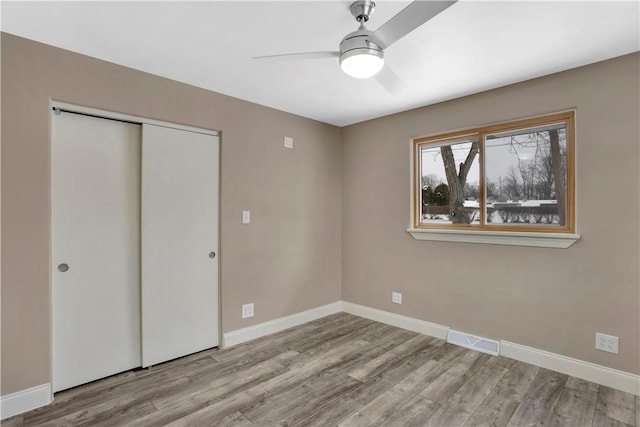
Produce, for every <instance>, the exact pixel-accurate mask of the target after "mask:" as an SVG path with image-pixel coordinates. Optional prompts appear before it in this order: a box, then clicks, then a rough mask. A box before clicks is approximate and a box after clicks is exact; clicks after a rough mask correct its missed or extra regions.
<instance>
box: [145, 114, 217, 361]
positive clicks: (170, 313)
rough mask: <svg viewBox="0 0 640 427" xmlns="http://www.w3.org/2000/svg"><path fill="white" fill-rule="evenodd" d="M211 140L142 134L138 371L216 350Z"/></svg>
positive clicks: (180, 133) (149, 130)
mask: <svg viewBox="0 0 640 427" xmlns="http://www.w3.org/2000/svg"><path fill="white" fill-rule="evenodd" d="M218 156H219V140H218V137H217V136H212V135H207V134H203V133H196V132H189V131H184V130H177V129H172V128H168V127H161V126H155V125H147V124H143V127H142V234H141V236H142V252H141V253H142V264H141V265H142V366H150V365H154V364H157V363H160V362H163V361H166V360H170V359H174V358H176V357H180V356H184V355H186V354H190V353H194V352H197V351H200V350H204V349H207V348H211V347H215V346H217V345H218V334H219V326H218V256H217V253H218V169H219V161H218Z"/></svg>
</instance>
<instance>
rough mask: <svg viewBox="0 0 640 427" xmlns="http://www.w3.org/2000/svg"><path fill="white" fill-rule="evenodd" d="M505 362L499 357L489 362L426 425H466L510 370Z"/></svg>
mask: <svg viewBox="0 0 640 427" xmlns="http://www.w3.org/2000/svg"><path fill="white" fill-rule="evenodd" d="M503 360H505V359H502V358H498V357H494V358H492V359H490V360H488V361H487V363H485V364H484V366H483V367H482V368H480V369H479V370H477V371H476V372H475V373H473V374H472V375H471V376H470V377H469V379H468V380H467V381H465V382H464V384H462V385H461V386H460V388H459V389H458V390H457V391H456V392H455V393H454V394H453V395H452V396H451V397H450V398H449V399H447V401H446V402H445V403H443V404H442V406H441V407H440V408H439V409H438V410H437V411H436V413H435V414H433V417H431V418H429V420H428V422H427V423H426V425H428V426H436V427H437V426H445V425H446V426H462V425H464V424H465V423H466V422H467V421H468V420H469V418H471V415H472V414H473V412H475V410H476V409H477V408H478V407H479V406H480V405H481V404H482V402H483V400H484V399H485V398H486V397H487V396H488V395H489V393H491V391H492V390H493V388H494V387H495V385H496V384H498V382H499V381H500V380H501V379H502V377H504V375H505V374H506V373H507V371H508V370H509V367H510V366H507V365H505V364H503V363H502V361H503Z"/></svg>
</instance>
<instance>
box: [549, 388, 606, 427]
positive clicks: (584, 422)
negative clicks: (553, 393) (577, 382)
mask: <svg viewBox="0 0 640 427" xmlns="http://www.w3.org/2000/svg"><path fill="white" fill-rule="evenodd" d="M597 398H598V392H597V389H595V390H591V391H588V390H584V389H582V390H580V389H577V388H573V387H568V386H566V387H565V388H564V390H563V391H562V394H560V398H559V399H558V402H557V403H556V404H555V405H554V407H553V411H552V412H551V414H549V415H550V416H549V418H548V420H549V421H548V422H547V423H546V424H548V425H552V426H589V425H592V424H593V416H594V414H595V410H596V399H597Z"/></svg>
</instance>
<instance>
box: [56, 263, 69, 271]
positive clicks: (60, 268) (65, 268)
mask: <svg viewBox="0 0 640 427" xmlns="http://www.w3.org/2000/svg"><path fill="white" fill-rule="evenodd" d="M68 270H69V264H65V263H64V262H63V263H62V264H60V265H58V271H59V272H61V273H64V272H66V271H68Z"/></svg>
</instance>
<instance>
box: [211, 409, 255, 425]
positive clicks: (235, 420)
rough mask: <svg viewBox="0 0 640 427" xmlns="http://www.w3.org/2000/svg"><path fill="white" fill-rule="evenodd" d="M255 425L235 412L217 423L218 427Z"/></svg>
mask: <svg viewBox="0 0 640 427" xmlns="http://www.w3.org/2000/svg"><path fill="white" fill-rule="evenodd" d="M251 426H253V423H252V422H251V421H249V420H248V419H247V418H246V417H245V416H244V415H242V414H241V413H240V412H234V413H233V414H230V415H227V416H226V417H224V418H223V419H221V420H220V421H217V422H216V427H251Z"/></svg>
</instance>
